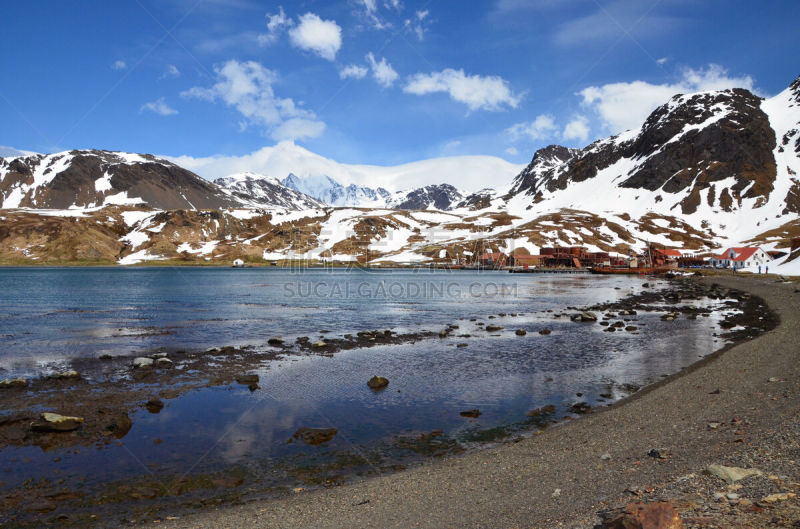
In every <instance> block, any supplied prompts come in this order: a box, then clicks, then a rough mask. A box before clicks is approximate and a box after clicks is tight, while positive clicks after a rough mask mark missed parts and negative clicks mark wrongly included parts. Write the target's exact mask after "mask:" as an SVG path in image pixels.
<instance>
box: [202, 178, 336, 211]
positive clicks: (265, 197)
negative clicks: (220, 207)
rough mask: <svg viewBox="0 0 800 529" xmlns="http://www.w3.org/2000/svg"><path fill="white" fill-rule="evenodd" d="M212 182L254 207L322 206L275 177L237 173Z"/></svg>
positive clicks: (321, 203)
mask: <svg viewBox="0 0 800 529" xmlns="http://www.w3.org/2000/svg"><path fill="white" fill-rule="evenodd" d="M214 183H215V184H217V185H218V186H220V187H222V188H223V189H224V190H225V191H226V192H229V193H230V194H231V195H232V196H234V197H236V198H237V199H239V200H241V201H242V202H245V203H248V204H251V205H253V206H255V207H261V208H266V209H272V208H283V209H289V210H295V211H298V210H304V209H314V208H321V207H324V206H325V204H324V203H323V202H321V201H319V200H317V199H315V198H312V197H310V196H308V195H307V194H304V193H301V192H299V191H297V190H295V189H292V188H289V187H287V186H286V185H284V184H282V183H281V182H280V181H279V180H278V179H277V178H272V177H270V176H264V175H260V174H256V173H237V174H232V175H228V176H224V177H222V178H217V179H216V180H214Z"/></svg>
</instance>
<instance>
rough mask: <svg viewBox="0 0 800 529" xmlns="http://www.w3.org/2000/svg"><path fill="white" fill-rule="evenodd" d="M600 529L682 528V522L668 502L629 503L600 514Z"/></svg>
mask: <svg viewBox="0 0 800 529" xmlns="http://www.w3.org/2000/svg"><path fill="white" fill-rule="evenodd" d="M602 518H603V522H602V524H601V525H600V528H601V529H683V522H682V521H681V517H680V515H679V514H678V511H676V510H675V507H674V506H673V505H672V504H671V503H668V502H656V503H631V504H629V505H627V506H626V507H625V508H624V509H617V510H613V511H607V512H605V513H603V514H602Z"/></svg>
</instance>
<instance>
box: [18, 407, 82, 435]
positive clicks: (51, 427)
mask: <svg viewBox="0 0 800 529" xmlns="http://www.w3.org/2000/svg"><path fill="white" fill-rule="evenodd" d="M81 424H83V417H69V416H67V415H59V414H58V413H49V412H45V413H42V414H41V415H40V416H39V420H37V421H35V422H34V423H32V424H31V429H32V430H34V431H37V432H71V431H72V430H77V429H78V428H80V427H81Z"/></svg>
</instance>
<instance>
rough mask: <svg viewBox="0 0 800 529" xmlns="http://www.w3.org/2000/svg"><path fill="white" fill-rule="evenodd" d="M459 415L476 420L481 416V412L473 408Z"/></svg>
mask: <svg viewBox="0 0 800 529" xmlns="http://www.w3.org/2000/svg"><path fill="white" fill-rule="evenodd" d="M459 415H461V416H462V417H467V418H470V419H477V418H478V417H480V415H481V410H479V409H478V408H475V409H474V410H467V411H462V412H461V413H459Z"/></svg>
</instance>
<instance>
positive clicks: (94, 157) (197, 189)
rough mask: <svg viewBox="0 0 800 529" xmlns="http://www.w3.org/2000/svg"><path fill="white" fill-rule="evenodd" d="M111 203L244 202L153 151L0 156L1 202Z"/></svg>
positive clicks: (15, 205)
mask: <svg viewBox="0 0 800 529" xmlns="http://www.w3.org/2000/svg"><path fill="white" fill-rule="evenodd" d="M112 204H116V205H134V204H141V205H147V206H150V207H153V208H158V209H187V208H189V209H205V208H223V207H234V206H238V205H240V203H239V201H237V200H235V199H233V198H232V197H230V196H229V195H227V194H226V193H224V192H223V191H222V190H221V189H220V188H219V187H217V186H216V185H214V184H212V183H211V182H208V181H207V180H204V179H203V178H201V177H199V176H198V175H196V174H194V173H192V172H191V171H187V170H186V169H183V168H182V167H179V166H177V165H175V164H173V163H171V162H169V161H167V160H164V159H161V158H157V157H155V156H152V155H150V154H134V153H125V152H112V151H98V150H73V151H65V152H60V153H55V154H34V155H31V156H17V157H13V158H0V208H4V209H9V208H20V207H22V208H50V209H67V208H85V207H96V206H103V205H112Z"/></svg>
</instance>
